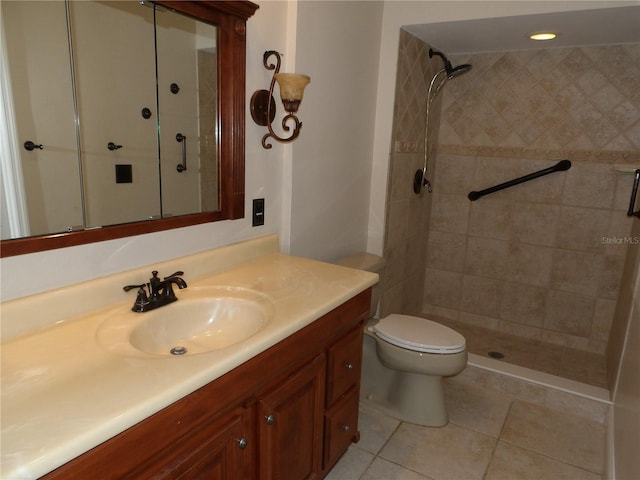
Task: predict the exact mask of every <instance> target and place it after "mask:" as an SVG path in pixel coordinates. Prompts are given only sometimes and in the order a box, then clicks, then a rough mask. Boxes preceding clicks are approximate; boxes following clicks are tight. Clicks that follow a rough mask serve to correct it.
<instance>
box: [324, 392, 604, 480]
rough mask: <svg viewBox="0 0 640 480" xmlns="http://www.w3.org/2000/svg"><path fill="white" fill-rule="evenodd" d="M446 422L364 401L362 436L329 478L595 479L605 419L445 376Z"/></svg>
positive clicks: (599, 470) (600, 471)
mask: <svg viewBox="0 0 640 480" xmlns="http://www.w3.org/2000/svg"><path fill="white" fill-rule="evenodd" d="M445 394H446V400H447V408H448V410H449V416H450V421H449V424H448V425H447V426H446V427H443V428H428V427H421V426H418V425H414V424H410V423H405V422H400V421H398V420H396V419H394V418H391V417H389V416H387V415H385V414H383V413H380V412H379V411H378V410H376V409H375V408H374V407H371V406H369V405H365V404H361V408H360V432H361V439H360V442H359V443H357V444H354V445H352V446H351V447H350V448H349V450H348V451H347V453H346V454H345V456H344V457H343V458H342V459H341V460H340V461H339V462H338V463H337V464H336V466H335V467H334V468H333V470H331V472H330V473H329V475H328V476H327V479H328V480H598V479H600V480H601V479H602V478H603V471H604V468H605V430H606V427H605V425H604V424H602V423H600V422H598V421H596V420H593V419H589V418H587V417H582V416H577V415H572V414H567V413H566V412H560V411H559V410H553V409H550V408H547V407H543V406H540V405H536V404H532V403H528V402H526V401H524V400H521V399H517V398H514V397H510V396H508V395H506V394H501V393H496V392H494V391H489V390H484V389H481V388H478V387H475V386H470V385H462V384H458V383H455V382H453V383H445Z"/></svg>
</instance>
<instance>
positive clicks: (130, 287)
mask: <svg viewBox="0 0 640 480" xmlns="http://www.w3.org/2000/svg"><path fill="white" fill-rule="evenodd" d="M145 286H146V283H143V284H142V285H127V286H125V287H122V289H123V290H124V291H125V292H128V291H129V290H133V289H134V288H144V287H145Z"/></svg>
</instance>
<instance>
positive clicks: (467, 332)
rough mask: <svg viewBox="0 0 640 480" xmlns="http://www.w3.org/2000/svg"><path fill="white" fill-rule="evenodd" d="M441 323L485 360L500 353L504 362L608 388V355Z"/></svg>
mask: <svg viewBox="0 0 640 480" xmlns="http://www.w3.org/2000/svg"><path fill="white" fill-rule="evenodd" d="M438 322H440V323H442V324H445V325H447V326H449V327H451V328H453V329H454V330H456V331H458V332H460V334H462V335H463V336H464V337H465V339H466V340H467V351H468V352H470V353H475V354H476V355H481V356H485V357H486V356H491V357H493V358H496V356H494V355H490V354H489V352H497V353H499V354H502V355H503V356H504V357H503V358H500V360H501V361H504V362H507V363H511V364H513V365H519V366H521V367H526V368H530V369H533V370H538V371H540V372H545V373H549V374H551V375H557V376H559V377H563V378H568V379H570V380H575V381H577V382H582V383H586V384H589V385H593V386H596V387H601V388H607V370H606V361H605V356H604V355H599V354H596V353H590V352H585V351H583V350H576V349H573V348H568V347H563V346H558V345H553V344H550V343H545V342H541V341H540V340H534V339H529V338H523V337H517V336H514V335H508V334H505V333H502V332H499V331H496V330H490V329H487V328H482V327H476V326H473V325H469V324H466V323H463V322H458V321H454V320H447V319H443V318H439V319H438Z"/></svg>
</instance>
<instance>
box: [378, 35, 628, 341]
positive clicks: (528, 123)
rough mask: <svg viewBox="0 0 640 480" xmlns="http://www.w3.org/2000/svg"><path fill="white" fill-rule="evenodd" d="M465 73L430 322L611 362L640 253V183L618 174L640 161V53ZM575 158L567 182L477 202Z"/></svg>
mask: <svg viewBox="0 0 640 480" xmlns="http://www.w3.org/2000/svg"><path fill="white" fill-rule="evenodd" d="M451 60H452V63H453V64H454V65H456V64H459V63H471V64H472V65H473V70H472V71H471V72H470V73H468V74H466V75H463V76H460V77H458V78H456V79H454V80H452V81H449V82H448V83H447V85H446V87H445V88H444V91H443V95H442V96H443V98H442V100H441V101H442V102H443V103H442V112H441V119H440V126H439V130H440V132H439V139H438V147H437V148H438V155H437V166H436V171H435V178H434V192H433V194H432V196H431V201H432V203H433V205H432V209H431V215H430V218H428V217H427V216H425V218H428V222H427V223H425V228H426V231H427V232H428V241H427V248H426V274H425V281H424V295H423V305H422V310H423V312H426V313H429V314H430V315H432V316H435V317H437V316H441V317H446V318H451V319H454V320H459V321H463V322H468V323H471V324H474V325H481V326H484V327H488V328H491V329H499V330H501V331H504V332H507V333H513V334H516V335H521V336H525V337H530V338H536V339H541V340H544V341H548V342H551V343H555V344H562V345H568V346H571V347H573V348H578V349H583V350H588V351H592V352H597V353H604V351H605V349H606V345H607V340H608V337H609V331H610V329H611V322H612V319H613V314H614V310H615V304H616V299H617V295H618V290H619V282H620V277H621V273H622V269H623V265H624V259H625V253H626V249H627V245H628V244H629V242H634V241H635V242H637V241H639V240H640V239H637V238H634V237H632V236H630V231H631V221H632V220H631V219H630V218H629V217H627V216H626V209H627V207H628V202H629V195H630V192H631V185H632V177H631V175H628V174H620V173H616V172H615V170H614V169H613V166H614V165H617V164H633V165H639V162H640V88H639V85H638V79H639V78H640V45H620V46H607V47H588V48H557V49H545V50H535V51H522V52H503V53H489V54H474V55H470V56H458V57H457V58H451ZM397 96H398V98H399V99H400V98H402V95H401V94H398V95H397ZM398 109H399V108H398ZM564 158H567V159H569V160H571V161H572V167H571V169H570V170H568V171H566V172H558V173H553V174H551V175H548V176H545V177H541V178H539V179H536V180H534V181H531V182H528V183H526V184H522V185H518V186H516V187H513V188H510V189H508V190H504V191H501V192H498V193H494V194H491V195H489V196H486V197H482V198H480V199H479V200H477V201H475V202H471V201H469V199H468V198H467V194H468V193H469V192H470V191H472V190H481V189H483V188H487V187H489V186H492V185H494V184H497V183H501V182H504V181H507V180H511V179H513V178H516V177H518V176H522V175H525V174H527V173H531V172H534V171H537V170H540V169H542V168H545V167H547V166H550V165H553V164H554V163H556V162H557V161H558V160H560V159H564ZM393 175H394V179H393V180H392V183H393V181H394V180H395V173H394V174H393ZM390 213H393V197H392V206H391V207H390ZM390 221H393V215H392V216H391V217H390ZM635 221H637V220H635ZM391 227H392V225H390V228H391ZM392 235H393V233H391V234H389V237H391V236H392ZM388 240H389V239H388ZM409 241H411V240H409ZM390 244H391V245H393V244H392V243H390ZM412 308H413V307H410V306H407V305H405V309H407V310H411V309H412Z"/></svg>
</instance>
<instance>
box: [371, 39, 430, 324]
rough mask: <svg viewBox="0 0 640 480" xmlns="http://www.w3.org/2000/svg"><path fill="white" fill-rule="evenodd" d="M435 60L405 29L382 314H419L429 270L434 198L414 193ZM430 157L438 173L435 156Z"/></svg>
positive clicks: (398, 77) (401, 43)
mask: <svg viewBox="0 0 640 480" xmlns="http://www.w3.org/2000/svg"><path fill="white" fill-rule="evenodd" d="M436 61H438V62H439V61H440V60H439V59H437V58H436V59H434V60H433V61H432V60H431V59H429V46H428V45H426V44H425V43H424V42H422V41H421V40H418V39H417V38H416V37H414V36H413V35H411V34H409V33H407V32H405V31H403V30H401V31H400V45H399V52H398V69H397V79H396V98H395V108H394V119H393V149H392V152H391V155H390V164H389V185H388V196H387V198H388V200H387V222H386V225H387V227H386V232H385V246H384V257H385V260H386V269H385V275H384V276H383V281H382V285H381V289H382V292H383V295H382V305H381V308H382V311H381V313H382V315H388V314H389V313H419V312H420V311H421V309H422V292H423V284H424V274H425V269H424V265H425V255H426V249H425V245H426V244H427V237H428V224H429V213H430V211H431V200H432V197H431V196H430V195H428V194H426V193H422V194H421V195H415V194H414V193H413V176H414V173H415V172H416V170H418V169H422V166H423V163H424V143H425V142H424V128H425V109H426V103H425V102H426V99H427V90H428V88H429V82H430V80H431V78H432V77H433V75H434V74H435V73H436V72H437V71H438V70H439V69H440V68H442V65H441V63H440V64H437V63H436ZM439 106H440V102H439V101H438V102H437V103H434V104H433V107H432V112H431V120H430V127H429V129H430V134H429V140H430V148H429V150H430V153H431V154H434V153H435V151H434V147H435V143H436V139H437V133H438V124H439V121H440V114H439ZM432 157H433V158H432V159H431V160H430V161H429V174H428V176H429V178H433V173H434V166H435V155H432Z"/></svg>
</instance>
